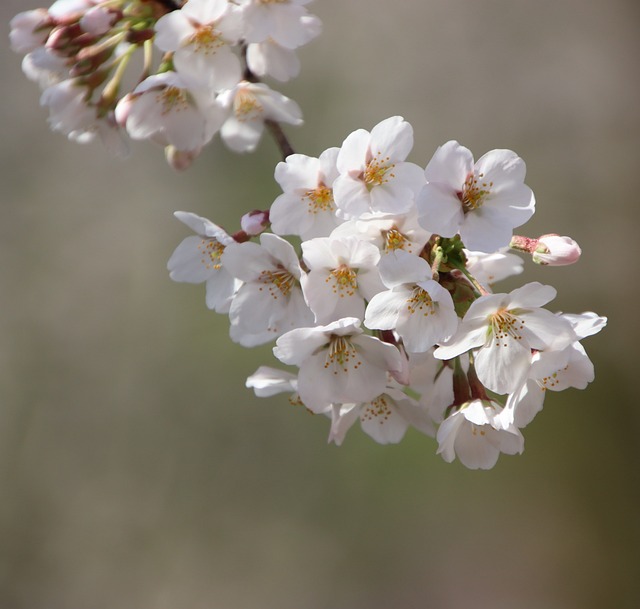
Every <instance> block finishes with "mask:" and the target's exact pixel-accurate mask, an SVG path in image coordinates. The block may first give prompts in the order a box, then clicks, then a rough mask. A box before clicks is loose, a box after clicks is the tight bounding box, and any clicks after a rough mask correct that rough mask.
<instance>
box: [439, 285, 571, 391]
mask: <svg viewBox="0 0 640 609" xmlns="http://www.w3.org/2000/svg"><path fill="white" fill-rule="evenodd" d="M555 295H556V291H555V289H554V288H552V287H551V286H545V285H542V284H540V283H537V282H533V283H528V284H526V285H524V286H523V287H521V288H518V289H516V290H513V291H512V292H511V293H509V294H490V295H488V296H481V297H480V298H478V300H476V301H475V302H473V303H472V305H471V306H470V307H469V310H468V311H467V313H466V315H465V316H464V319H463V320H462V323H461V324H460V326H459V328H458V331H457V333H456V334H455V336H454V337H453V338H452V339H451V340H450V341H448V342H447V343H446V344H445V345H444V346H440V347H438V348H437V349H436V350H435V353H434V355H435V356H436V357H437V358H439V359H452V358H454V357H457V356H458V355H460V354H461V353H465V352H467V351H469V350H470V349H476V348H479V350H478V352H477V354H476V356H475V368H476V372H477V374H478V378H479V379H480V381H481V382H482V384H483V385H484V386H485V387H487V388H488V389H490V390H491V391H495V392H496V393H501V394H504V393H511V392H513V391H515V390H516V389H517V388H518V387H520V385H521V383H522V382H523V380H524V378H526V376H527V374H528V372H529V368H530V367H531V357H532V355H531V350H532V349H535V350H538V351H543V350H545V349H556V350H557V349H563V348H565V347H566V346H568V345H569V344H571V343H572V342H574V341H575V339H576V338H575V333H574V331H573V329H572V327H571V324H570V323H569V322H568V321H567V320H565V319H562V318H561V317H558V316H557V315H554V314H553V313H551V312H550V311H547V310H545V309H542V308H540V307H541V306H542V305H545V304H547V303H548V302H549V301H551V300H553V298H555Z"/></svg>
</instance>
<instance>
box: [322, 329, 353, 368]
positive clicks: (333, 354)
mask: <svg viewBox="0 0 640 609" xmlns="http://www.w3.org/2000/svg"><path fill="white" fill-rule="evenodd" d="M361 365H362V361H361V360H359V359H358V352H357V351H356V349H355V347H354V346H353V345H352V344H351V341H350V340H349V337H347V336H336V335H335V334H333V335H332V336H331V339H330V342H329V348H328V349H327V358H326V360H325V363H324V367H325V368H329V367H332V368H333V374H336V375H337V374H338V373H339V372H344V373H348V372H349V368H352V369H353V370H357V369H358V368H359V367H360V366H361Z"/></svg>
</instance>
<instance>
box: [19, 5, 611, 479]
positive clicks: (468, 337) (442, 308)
mask: <svg viewBox="0 0 640 609" xmlns="http://www.w3.org/2000/svg"><path fill="white" fill-rule="evenodd" d="M309 2H310V0H186V1H185V2H181V1H177V0H57V1H56V2H55V3H54V4H53V5H52V6H51V7H50V8H49V9H48V10H45V9H37V10H32V11H27V12H24V13H21V14H19V15H18V16H16V17H15V18H14V19H13V21H12V23H11V27H12V29H11V43H12V46H13V48H14V50H16V51H18V52H21V53H25V54H26V55H25V58H24V61H23V68H24V71H25V73H26V74H27V76H28V77H29V78H31V79H33V80H35V81H37V82H38V83H39V84H40V86H41V87H42V88H43V93H42V98H41V101H42V104H43V105H46V106H48V108H49V111H50V119H49V120H50V124H51V126H52V128H53V129H55V130H58V131H62V132H63V133H65V134H67V135H68V136H69V137H70V138H72V139H74V140H78V141H81V142H83V141H88V140H90V139H92V138H94V137H95V136H96V135H99V136H100V137H101V138H102V139H103V140H104V141H105V142H106V143H107V144H109V145H110V147H112V148H114V149H116V150H120V149H122V147H123V145H124V142H125V139H124V133H126V134H127V135H128V136H129V137H131V138H133V139H150V140H153V141H154V142H156V143H159V144H161V145H162V146H164V147H165V150H166V155H167V159H168V160H169V162H170V163H171V164H172V165H173V166H174V167H176V168H179V169H184V168H186V167H188V166H189V164H190V163H191V161H192V160H193V159H194V158H195V157H197V156H198V154H199V153H200V151H201V149H202V147H203V146H204V145H205V144H207V142H209V141H210V140H211V138H212V137H213V136H214V134H216V133H218V132H219V133H220V135H221V138H222V139H223V140H224V142H225V143H226V144H227V146H228V147H229V148H231V149H232V150H233V151H236V152H245V151H250V150H253V149H254V148H255V147H256V145H257V143H258V141H259V139H260V137H261V134H262V133H263V131H264V129H265V126H267V127H268V128H269V130H270V131H271V133H272V135H274V137H275V138H276V141H277V143H278V145H279V147H280V150H281V152H282V155H283V159H284V160H283V161H282V162H280V163H279V164H278V165H277V167H276V169H275V179H276V181H277V182H278V184H279V185H280V187H281V189H282V194H281V195H280V196H278V197H277V198H276V200H275V201H273V202H272V204H271V205H270V208H269V209H268V210H262V211H261V210H256V211H252V212H249V213H247V214H246V215H245V216H243V218H242V219H241V230H239V231H238V232H236V233H234V234H229V233H228V232H226V231H225V230H224V229H223V228H222V227H220V226H218V225H216V224H214V223H213V222H211V221H210V220H208V219H206V218H202V217H200V216H197V215H195V214H192V213H188V212H182V211H181V212H176V217H177V218H178V219H179V220H180V221H182V222H183V223H184V224H186V225H187V226H188V227H189V228H190V229H191V230H192V231H193V232H194V233H195V235H191V236H189V237H187V238H186V239H184V241H183V242H182V243H181V244H180V245H179V246H178V247H177V249H176V250H175V251H174V253H173V255H172V256H171V258H170V260H169V262H168V268H169V271H170V276H171V278H172V279H174V280H175V281H181V282H189V283H205V285H206V304H207V306H208V307H209V308H210V309H212V310H214V311H216V312H218V313H222V314H227V315H228V316H229V322H230V337H231V339H232V340H233V341H235V342H236V343H238V344H240V345H242V346H245V347H253V346H257V345H263V344H266V343H270V342H274V341H275V346H274V348H273V353H274V355H275V357H276V358H277V359H278V360H279V361H280V362H281V363H282V364H284V365H287V366H291V367H293V369H292V370H284V369H276V368H271V367H267V366H262V367H260V368H259V369H258V370H257V371H256V372H255V373H254V374H253V375H251V376H250V377H249V378H248V380H247V386H248V387H251V388H253V389H254V391H255V393H256V395H258V396H271V395H275V394H278V393H289V394H290V401H291V402H292V403H293V404H298V405H302V406H304V407H305V408H306V409H307V410H309V411H310V412H312V413H317V414H323V415H325V416H327V417H328V418H329V419H330V421H331V423H330V431H329V440H330V441H331V442H334V443H336V444H341V443H342V442H343V440H344V438H345V435H346V433H347V431H348V430H349V429H350V428H351V426H352V425H353V424H354V423H355V422H356V421H360V425H361V427H362V429H363V430H364V431H365V433H367V434H368V435H369V436H371V437H372V438H373V439H374V440H376V441H377V442H380V443H396V442H399V441H400V440H401V439H402V438H403V436H404V435H405V432H406V431H407V429H408V428H409V427H414V428H415V429H417V430H419V431H420V432H422V433H424V434H426V435H428V436H432V437H434V438H435V439H436V441H437V443H438V448H437V452H438V453H439V454H441V455H442V457H443V458H444V459H445V460H446V461H449V462H450V461H453V460H454V459H455V458H457V459H459V460H460V461H461V462H462V463H463V464H464V465H465V466H467V467H469V468H483V469H487V468H490V467H493V465H494V464H495V463H496V461H497V459H498V456H499V454H500V453H506V454H515V453H520V452H522V450H523V442H524V440H523V436H522V433H521V429H522V428H523V427H525V426H526V425H527V424H528V423H529V422H530V421H531V420H532V419H533V417H534V416H535V415H536V414H537V413H538V412H539V411H540V410H541V409H542V405H543V401H544V396H545V394H546V391H547V390H551V391H560V390H563V389H565V388H567V387H575V388H580V389H582V388H585V387H586V386H587V384H588V383H589V382H591V381H592V380H593V378H594V371H593V365H592V363H591V361H590V360H589V358H588V356H587V354H586V353H585V351H584V349H583V347H582V345H581V343H580V341H581V340H582V339H583V338H586V337H588V336H590V335H592V334H595V333H597V332H599V331H600V330H601V329H602V328H603V327H604V325H605V324H606V319H605V318H604V317H600V316H598V315H596V314H595V313H583V314H581V315H572V314H560V313H553V312H551V311H549V310H548V309H546V308H545V306H546V305H548V304H549V303H550V302H551V301H552V300H553V299H554V297H555V295H556V291H555V289H554V288H553V287H551V286H548V285H542V284H540V283H537V282H534V283H527V284H525V285H523V286H522V287H520V288H517V289H515V290H513V291H511V292H510V293H500V292H494V291H493V286H494V284H495V283H496V282H498V281H500V280H501V279H504V278H506V277H509V276H513V275H517V274H519V273H520V272H522V270H523V260H522V258H521V257H520V256H518V255H516V254H513V253H511V252H510V251H509V250H510V249H511V250H516V251H519V252H523V253H527V254H530V255H531V258H532V260H533V261H534V262H535V263H538V264H542V265H550V266H558V265H565V264H573V263H574V262H576V261H577V260H578V258H579V257H580V254H581V251H580V248H579V246H578V244H577V243H576V242H575V241H573V239H571V238H569V237H563V236H559V235H555V234H548V235H543V236H541V237H539V238H536V239H533V238H529V237H525V236H522V235H514V234H513V231H514V229H515V228H517V227H519V226H521V225H523V224H524V223H526V222H527V220H529V218H531V216H532V215H533V213H534V211H535V198H534V195H533V192H532V191H531V189H530V188H529V187H528V186H527V185H526V184H525V183H524V181H525V171H526V170H525V164H524V162H523V161H522V159H521V158H520V157H519V156H518V155H516V154H515V153H514V152H512V151H511V150H492V151H490V152H488V153H487V154H485V155H483V156H482V157H481V158H480V159H478V160H477V161H475V160H474V158H473V155H472V153H471V151H470V150H468V149H467V148H465V147H464V146H461V145H460V144H459V143H458V142H456V141H449V142H447V143H445V144H444V145H442V146H440V147H439V148H438V149H437V150H436V152H435V154H434V155H433V157H432V158H431V160H430V161H429V162H428V163H427V164H426V166H425V167H423V166H420V165H417V164H414V163H412V162H410V161H408V160H407V159H408V157H409V154H410V153H411V150H412V148H413V128H412V127H411V125H410V124H409V123H408V122H407V121H405V120H404V119H403V118H402V117H399V116H393V117H391V118H388V119H386V120H384V121H382V122H380V123H379V124H377V125H376V126H375V127H373V129H372V130H371V131H370V132H369V131H366V130H364V129H358V130H356V131H354V132H353V133H351V134H350V135H349V136H348V137H347V138H346V139H345V140H344V141H343V143H342V145H341V146H340V147H339V148H329V149H328V150H325V151H324V152H323V153H322V154H320V156H319V157H317V158H315V157H309V156H306V155H303V154H296V153H295V152H294V151H293V149H292V148H291V146H290V144H289V142H288V140H287V139H286V136H285V135H284V133H283V132H282V130H281V128H280V123H288V124H292V125H297V124H299V123H300V122H301V112H300V109H299V108H298V106H297V104H296V103H295V102H294V101H292V100H290V99H288V98H286V97H284V96H283V95H281V94H279V93H277V92H276V91H274V90H272V89H271V88H269V87H268V86H267V85H265V84H263V83H262V82H260V78H262V77H265V76H269V77H272V78H275V79H276V80H280V81H286V80H288V79H289V78H292V77H294V76H296V75H297V74H298V71H299V63H298V60H297V58H296V55H295V50H296V49H297V48H298V47H300V46H302V45H304V44H306V43H307V42H309V41H310V40H311V39H313V38H314V37H315V36H317V35H318V33H319V31H320V22H319V20H318V19H317V18H316V17H315V16H313V15H311V14H310V13H309V12H308V11H307V9H306V7H305V5H306V4H308V3H309ZM138 50H141V51H142V55H143V59H142V72H141V74H139V77H138V81H137V85H135V86H134V87H133V88H132V89H130V90H128V91H126V92H122V91H121V89H122V88H123V82H124V74H125V72H126V69H127V67H128V66H129V65H130V61H131V59H132V57H133V56H134V55H135V53H136V52H137V51H138ZM158 50H159V51H160V56H159V58H158V59H157V61H156V60H155V58H154V51H156V54H157V51H158ZM293 243H299V244H300V245H299V247H295V246H294V245H293Z"/></svg>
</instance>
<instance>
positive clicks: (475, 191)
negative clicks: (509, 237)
mask: <svg viewBox="0 0 640 609" xmlns="http://www.w3.org/2000/svg"><path fill="white" fill-rule="evenodd" d="M483 178H484V174H483V173H478V174H476V173H470V174H469V175H468V176H467V179H466V180H465V182H464V186H463V189H462V192H461V193H458V198H459V199H460V202H461V203H462V209H463V211H464V213H465V214H466V213H467V212H470V211H473V210H474V209H478V208H479V207H481V206H482V204H483V203H484V200H485V198H486V197H487V196H488V195H490V194H491V189H492V188H493V182H486V181H484V180H483Z"/></svg>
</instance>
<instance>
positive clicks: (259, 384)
mask: <svg viewBox="0 0 640 609" xmlns="http://www.w3.org/2000/svg"><path fill="white" fill-rule="evenodd" d="M296 380H297V376H296V375H295V374H291V372H287V371H286V370H278V369H277V368H271V367H269V366H260V367H259V368H258V369H257V370H256V371H255V372H254V373H253V374H252V375H251V376H250V377H248V378H247V382H246V383H245V387H247V388H249V389H253V390H254V391H255V394H256V395H257V396H258V397H259V398H268V397H271V396H273V395H277V394H279V393H289V392H295V391H296Z"/></svg>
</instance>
